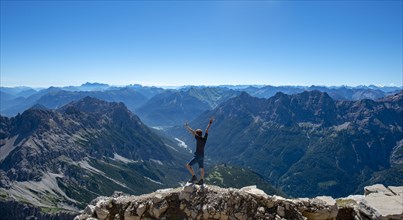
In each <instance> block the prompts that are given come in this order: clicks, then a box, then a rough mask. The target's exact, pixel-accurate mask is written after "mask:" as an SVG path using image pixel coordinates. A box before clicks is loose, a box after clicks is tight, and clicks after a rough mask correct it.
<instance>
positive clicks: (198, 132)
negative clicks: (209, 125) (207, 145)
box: [196, 129, 203, 137]
mask: <svg viewBox="0 0 403 220" xmlns="http://www.w3.org/2000/svg"><path fill="white" fill-rule="evenodd" d="M196 134H197V135H199V136H200V137H201V136H202V135H203V131H202V130H201V129H196Z"/></svg>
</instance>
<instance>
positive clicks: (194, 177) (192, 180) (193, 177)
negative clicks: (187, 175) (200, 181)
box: [188, 176, 197, 183]
mask: <svg viewBox="0 0 403 220" xmlns="http://www.w3.org/2000/svg"><path fill="white" fill-rule="evenodd" d="M196 180H197V178H196V176H192V178H191V179H190V180H189V181H188V183H194V182H195V181H196Z"/></svg>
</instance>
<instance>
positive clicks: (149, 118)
mask: <svg viewBox="0 0 403 220" xmlns="http://www.w3.org/2000/svg"><path fill="white" fill-rule="evenodd" d="M238 93H239V92H237V91H234V90H229V89H226V88H219V87H190V88H188V89H186V90H185V89H183V90H167V91H165V92H163V93H160V94H158V95H156V96H154V97H153V98H152V99H150V100H149V101H148V102H147V103H145V104H144V105H143V106H142V107H140V108H139V109H138V110H137V111H136V113H137V114H138V115H139V116H140V117H141V118H142V120H143V121H144V122H145V123H146V124H148V125H152V126H173V125H178V124H183V123H184V122H185V121H190V120H192V119H194V118H195V117H196V116H198V115H199V114H201V113H202V112H204V111H206V110H211V109H213V108H214V107H216V106H217V105H218V104H220V103H222V102H223V101H225V100H228V99H229V98H231V97H234V96H235V95H236V94H238Z"/></svg>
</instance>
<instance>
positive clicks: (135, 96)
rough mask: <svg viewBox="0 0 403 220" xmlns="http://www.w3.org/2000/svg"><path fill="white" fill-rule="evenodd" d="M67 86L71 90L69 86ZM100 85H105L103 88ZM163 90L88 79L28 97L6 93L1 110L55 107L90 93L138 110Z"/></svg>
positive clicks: (12, 112)
mask: <svg viewBox="0 0 403 220" xmlns="http://www.w3.org/2000/svg"><path fill="white" fill-rule="evenodd" d="M66 88H67V89H68V90H65V89H66ZM100 88H103V89H102V90H101V89H100ZM106 88H108V89H106ZM162 91H163V89H160V88H156V87H141V86H136V87H135V86H130V87H110V86H108V85H106V84H98V83H94V84H88V83H87V84H83V85H82V86H80V87H64V88H56V87H50V88H48V89H44V90H40V91H38V92H36V93H34V94H33V95H31V96H28V97H22V96H19V97H17V98H15V96H11V95H9V94H6V93H5V94H3V93H2V94H1V104H2V105H1V108H0V112H1V114H2V115H6V116H15V115H16V114H17V113H22V112H23V111H25V110H27V109H29V108H30V107H31V106H33V105H35V104H41V105H43V106H45V107H47V108H50V109H55V108H58V107H60V106H62V105H65V104H67V103H69V102H71V101H74V100H78V99H81V98H83V97H86V96H91V97H96V98H99V99H102V100H105V101H115V102H123V103H125V105H126V106H127V107H128V108H129V109H130V110H131V111H134V110H135V109H136V108H138V107H139V106H141V105H142V104H144V103H145V102H146V101H147V100H148V99H150V98H151V97H152V96H154V95H155V94H158V93H160V92H162Z"/></svg>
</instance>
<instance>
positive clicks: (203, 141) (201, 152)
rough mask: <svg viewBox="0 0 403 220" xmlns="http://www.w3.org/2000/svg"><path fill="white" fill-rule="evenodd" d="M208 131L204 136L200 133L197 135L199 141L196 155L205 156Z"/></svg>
mask: <svg viewBox="0 0 403 220" xmlns="http://www.w3.org/2000/svg"><path fill="white" fill-rule="evenodd" d="M207 136H208V133H205V134H204V137H200V136H199V135H195V139H196V141H197V145H196V152H195V155H196V156H201V157H204V146H205V145H206V141H207Z"/></svg>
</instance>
